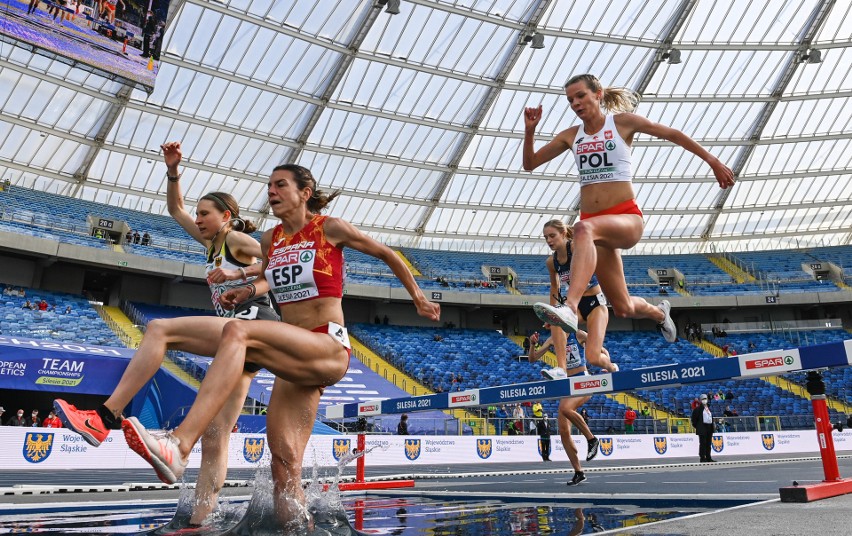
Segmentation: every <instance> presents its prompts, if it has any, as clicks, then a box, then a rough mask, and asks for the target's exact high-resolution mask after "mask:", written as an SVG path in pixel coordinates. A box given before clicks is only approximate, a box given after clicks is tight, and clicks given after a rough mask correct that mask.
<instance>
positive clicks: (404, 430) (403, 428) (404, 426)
mask: <svg viewBox="0 0 852 536" xmlns="http://www.w3.org/2000/svg"><path fill="white" fill-rule="evenodd" d="M396 435H408V415H407V414H405V413H403V414H402V417H400V418H399V424H398V425H397V426H396Z"/></svg>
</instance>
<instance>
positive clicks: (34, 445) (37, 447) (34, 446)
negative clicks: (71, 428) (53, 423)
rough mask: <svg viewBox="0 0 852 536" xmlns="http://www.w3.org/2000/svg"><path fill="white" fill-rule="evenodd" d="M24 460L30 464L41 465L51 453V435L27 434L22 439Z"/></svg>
mask: <svg viewBox="0 0 852 536" xmlns="http://www.w3.org/2000/svg"><path fill="white" fill-rule="evenodd" d="M23 450H24V459H25V460H27V461H28V462H30V463H41V462H43V461H44V460H46V459H47V457H48V456H50V453H51V452H52V451H53V434H40V433H36V432H28V433H27V435H26V436H25V437H24V449H23Z"/></svg>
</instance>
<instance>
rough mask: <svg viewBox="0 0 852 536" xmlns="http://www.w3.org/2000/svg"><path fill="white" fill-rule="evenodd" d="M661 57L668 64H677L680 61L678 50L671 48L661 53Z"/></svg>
mask: <svg viewBox="0 0 852 536" xmlns="http://www.w3.org/2000/svg"><path fill="white" fill-rule="evenodd" d="M663 59H664V60H666V61H667V62H668V63H669V64H670V65H677V64H678V63H680V50H678V49H676V48H673V49H671V50H669V51H668V52H666V53H664V54H663Z"/></svg>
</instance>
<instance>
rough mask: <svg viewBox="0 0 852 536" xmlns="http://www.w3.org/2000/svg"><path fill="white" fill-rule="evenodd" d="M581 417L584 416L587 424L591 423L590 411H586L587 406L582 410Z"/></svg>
mask: <svg viewBox="0 0 852 536" xmlns="http://www.w3.org/2000/svg"><path fill="white" fill-rule="evenodd" d="M580 417H582V418H583V420H584V421H586V424H589V412H588V411H586V408H583V409H581V410H580Z"/></svg>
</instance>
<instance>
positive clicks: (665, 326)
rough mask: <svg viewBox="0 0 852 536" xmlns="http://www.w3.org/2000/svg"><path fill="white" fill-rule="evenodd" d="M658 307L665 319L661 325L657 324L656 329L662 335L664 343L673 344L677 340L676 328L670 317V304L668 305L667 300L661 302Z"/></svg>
mask: <svg viewBox="0 0 852 536" xmlns="http://www.w3.org/2000/svg"><path fill="white" fill-rule="evenodd" d="M659 307H660V309H661V310H662V311H663V314H664V315H666V317H665V318H664V319H663V322H662V323H661V324H657V327H658V328H660V333H662V334H663V338H665V339H666V341H668V342H675V341H676V340H677V328H676V327H675V323H674V320H672V316H671V310H672V304H670V303H669V300H663V301H662V303H660V305H659Z"/></svg>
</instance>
